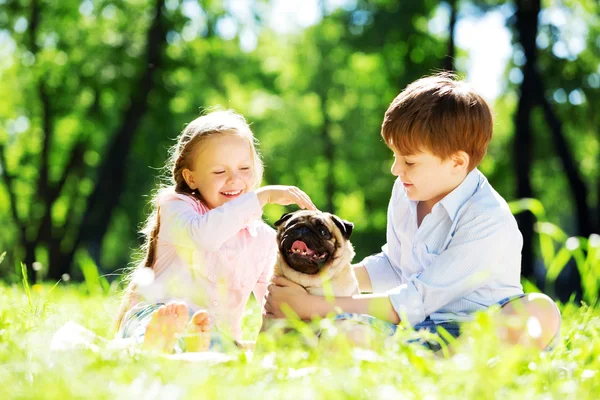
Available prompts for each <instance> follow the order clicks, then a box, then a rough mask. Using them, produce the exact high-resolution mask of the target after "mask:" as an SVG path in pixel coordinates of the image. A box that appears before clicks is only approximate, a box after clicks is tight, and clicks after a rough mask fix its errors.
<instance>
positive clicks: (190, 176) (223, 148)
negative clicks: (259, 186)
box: [183, 133, 254, 209]
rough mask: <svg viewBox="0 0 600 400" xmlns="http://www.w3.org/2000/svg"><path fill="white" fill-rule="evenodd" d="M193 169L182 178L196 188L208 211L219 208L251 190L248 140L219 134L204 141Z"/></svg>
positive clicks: (252, 166)
mask: <svg viewBox="0 0 600 400" xmlns="http://www.w3.org/2000/svg"><path fill="white" fill-rule="evenodd" d="M195 157H196V159H195V160H194V164H193V169H192V170H189V169H184V171H183V176H184V178H185V180H186V182H187V183H188V186H189V187H190V188H191V189H194V190H195V189H197V190H198V191H199V192H200V195H201V196H202V199H203V200H204V203H205V204H206V206H207V207H208V208H211V209H212V208H215V207H219V206H221V205H223V204H225V203H227V202H228V201H231V200H233V199H235V198H237V197H239V196H241V195H242V194H244V193H247V192H248V191H249V190H251V189H252V185H253V183H254V182H253V179H254V163H253V153H252V148H251V147H250V144H249V143H248V141H247V140H246V139H244V138H243V137H241V136H238V135H235V134H227V133H226V134H219V135H215V136H210V137H208V138H206V139H204V140H203V141H202V142H201V143H200V146H199V148H198V151H197V152H196V155H195Z"/></svg>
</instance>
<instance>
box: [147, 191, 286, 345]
mask: <svg viewBox="0 0 600 400" xmlns="http://www.w3.org/2000/svg"><path fill="white" fill-rule="evenodd" d="M158 205H159V216H160V229H159V233H158V242H157V248H156V251H157V253H156V261H155V264H154V273H155V278H154V281H153V282H152V283H150V284H147V285H141V286H140V285H138V294H139V295H141V297H142V300H145V301H148V302H155V303H157V302H167V301H169V300H180V301H184V302H185V303H186V304H187V305H188V307H189V308H190V311H192V312H194V311H196V310H198V309H200V308H204V309H206V310H208V311H209V314H210V315H211V317H212V319H213V321H214V322H215V324H216V325H217V326H218V327H219V329H221V330H224V331H225V332H227V333H229V334H231V335H232V337H233V338H234V339H236V340H240V339H241V338H242V331H241V320H242V316H243V313H244V309H245V307H246V303H247V302H248V299H249V297H250V293H251V292H254V295H255V297H256V299H257V300H258V301H259V303H260V304H261V305H262V303H263V301H264V295H265V292H266V288H267V285H268V284H269V279H270V277H271V275H272V271H273V266H274V263H275V258H276V254H277V244H276V241H275V231H274V230H273V229H272V228H271V227H269V226H268V225H267V224H265V223H264V222H263V221H262V220H261V219H260V218H261V216H262V207H261V206H260V203H259V201H258V197H257V196H256V193H254V192H251V193H246V194H244V195H242V196H240V197H239V198H237V199H234V200H232V201H230V202H228V203H226V204H224V205H222V206H220V207H217V208H215V209H213V210H209V209H208V208H207V207H206V206H205V205H204V204H202V203H201V202H199V201H197V200H195V199H193V198H191V197H189V196H186V195H182V194H177V193H175V192H173V191H168V192H165V193H163V194H161V196H160V197H159V202H158Z"/></svg>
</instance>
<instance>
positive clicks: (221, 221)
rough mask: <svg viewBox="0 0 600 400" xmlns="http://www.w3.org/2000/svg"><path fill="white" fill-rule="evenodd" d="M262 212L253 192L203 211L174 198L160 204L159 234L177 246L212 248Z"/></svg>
mask: <svg viewBox="0 0 600 400" xmlns="http://www.w3.org/2000/svg"><path fill="white" fill-rule="evenodd" d="M261 215H262V207H261V205H260V202H259V200H258V196H257V195H256V193H254V192H251V193H246V194H244V195H243V196H240V197H239V198H237V199H234V200H231V201H230V202H227V203H225V204H223V205H222V206H219V207H216V208H214V209H212V210H209V211H207V212H206V213H204V214H201V213H200V212H198V210H197V208H196V207H195V205H194V204H193V203H190V202H189V201H187V200H184V199H181V198H178V197H177V198H175V199H173V200H169V201H165V202H164V203H163V204H161V205H160V231H159V232H160V233H159V234H160V235H161V236H162V237H163V239H164V240H166V241H168V242H171V243H174V244H177V245H178V246H184V247H189V248H194V249H196V248H200V249H203V250H209V251H215V250H218V249H219V248H220V247H221V246H222V245H223V243H225V242H226V241H227V240H229V239H230V238H232V237H233V236H234V235H235V234H236V233H237V232H239V231H240V230H241V229H243V228H244V227H245V226H246V225H248V224H249V223H250V222H252V221H254V220H256V219H259V218H260V217H261Z"/></svg>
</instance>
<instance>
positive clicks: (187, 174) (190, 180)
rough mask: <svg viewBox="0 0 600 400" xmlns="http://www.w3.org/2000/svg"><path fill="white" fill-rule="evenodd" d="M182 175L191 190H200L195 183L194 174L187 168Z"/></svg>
mask: <svg viewBox="0 0 600 400" xmlns="http://www.w3.org/2000/svg"><path fill="white" fill-rule="evenodd" d="M181 175H182V176H183V179H184V180H185V183H187V185H188V186H189V187H190V189H192V190H196V189H197V188H198V187H197V186H196V182H194V174H192V171H190V170H189V169H187V168H184V169H183V170H182V171H181Z"/></svg>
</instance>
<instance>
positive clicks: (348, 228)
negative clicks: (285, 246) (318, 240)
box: [275, 210, 354, 239]
mask: <svg viewBox="0 0 600 400" xmlns="http://www.w3.org/2000/svg"><path fill="white" fill-rule="evenodd" d="M300 222H306V223H310V224H312V225H317V224H318V223H319V222H320V223H321V224H322V225H324V226H326V227H327V229H328V230H329V231H331V232H333V230H335V229H336V228H337V229H338V230H339V231H340V233H341V234H342V236H343V237H344V238H345V239H349V238H350V235H351V234H352V230H353V229H354V224H352V223H351V222H348V221H345V220H342V219H340V218H339V217H338V216H336V215H333V214H330V213H326V212H321V211H310V210H299V211H295V212H292V213H288V214H283V215H282V216H281V218H280V219H279V221H277V222H275V227H276V228H278V230H279V231H283V230H286V229H287V228H288V227H289V226H293V225H295V224H296V223H300Z"/></svg>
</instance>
